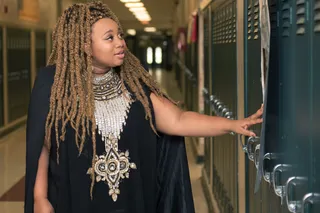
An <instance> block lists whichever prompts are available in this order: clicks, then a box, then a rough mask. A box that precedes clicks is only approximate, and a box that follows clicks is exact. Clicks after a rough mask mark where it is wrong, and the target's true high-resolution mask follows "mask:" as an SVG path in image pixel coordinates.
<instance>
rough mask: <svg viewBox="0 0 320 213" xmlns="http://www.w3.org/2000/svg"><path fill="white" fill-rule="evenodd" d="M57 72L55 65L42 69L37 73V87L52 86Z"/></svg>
mask: <svg viewBox="0 0 320 213" xmlns="http://www.w3.org/2000/svg"><path fill="white" fill-rule="evenodd" d="M55 71H56V66H55V65H50V66H46V67H42V68H40V69H39V71H38V73H37V77H36V80H35V85H37V84H41V85H42V84H43V85H52V84H53V80H54V74H55Z"/></svg>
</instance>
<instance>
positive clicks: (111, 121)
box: [88, 69, 137, 202]
mask: <svg viewBox="0 0 320 213" xmlns="http://www.w3.org/2000/svg"><path fill="white" fill-rule="evenodd" d="M121 86H122V85H121V80H120V78H119V76H118V75H117V73H115V72H114V70H113V69H111V70H110V71H108V72H107V73H106V74H105V75H103V76H101V77H95V78H94V79H93V92H94V100H95V119H96V124H97V128H98V132H99V134H100V135H101V137H102V141H104V145H105V153H104V154H103V155H100V156H98V155H96V156H95V164H94V168H90V169H89V170H88V174H92V172H95V174H96V182H101V181H103V182H105V183H107V184H108V186H109V195H110V196H111V197H112V199H113V201H114V202H115V201H117V198H118V195H119V194H120V189H119V184H120V181H121V180H122V179H125V178H129V172H130V169H136V168H137V167H136V165H135V163H132V162H130V161H129V160H130V158H129V151H128V150H127V151H125V152H120V150H119V149H118V141H119V140H120V134H121V132H122V131H123V127H124V126H125V125H126V119H127V116H128V113H129V110H130V106H131V103H132V99H131V96H130V93H129V92H128V91H127V90H125V91H122V90H121Z"/></svg>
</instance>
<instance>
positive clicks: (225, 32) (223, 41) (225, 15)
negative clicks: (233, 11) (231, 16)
mask: <svg viewBox="0 0 320 213" xmlns="http://www.w3.org/2000/svg"><path fill="white" fill-rule="evenodd" d="M222 11H223V12H222V14H223V16H222V20H223V28H222V31H223V40H222V43H223V44H224V43H226V42H227V36H228V31H227V30H228V23H227V12H226V10H225V9H223V10H222Z"/></svg>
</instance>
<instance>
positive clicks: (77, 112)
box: [45, 2, 163, 197]
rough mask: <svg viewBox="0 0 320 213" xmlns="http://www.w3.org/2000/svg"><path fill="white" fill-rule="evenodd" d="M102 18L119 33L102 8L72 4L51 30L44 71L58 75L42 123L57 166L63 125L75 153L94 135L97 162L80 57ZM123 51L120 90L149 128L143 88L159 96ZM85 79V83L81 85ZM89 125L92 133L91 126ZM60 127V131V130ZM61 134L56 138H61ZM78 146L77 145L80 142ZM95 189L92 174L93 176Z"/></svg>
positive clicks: (87, 74) (88, 68)
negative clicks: (50, 47) (125, 91)
mask: <svg viewBox="0 0 320 213" xmlns="http://www.w3.org/2000/svg"><path fill="white" fill-rule="evenodd" d="M101 18H110V19H112V20H113V21H115V22H116V23H117V24H118V26H119V27H120V28H121V25H120V23H119V20H118V18H117V17H116V16H115V14H114V13H113V12H112V11H111V10H110V9H109V8H108V6H107V5H105V4H103V3H101V2H90V3H86V4H82V3H79V4H74V5H72V6H71V7H69V8H68V9H66V10H65V11H64V13H63V14H62V15H61V17H60V18H59V20H58V22H57V25H56V27H55V29H54V32H53V35H52V39H53V50H52V53H51V55H50V57H49V60H48V65H56V72H55V77H54V82H53V86H52V89H51V97H50V110H49V113H48V117H47V121H46V132H45V134H46V137H45V143H46V146H47V147H48V148H49V149H50V147H51V130H52V128H53V124H54V127H55V133H56V135H55V137H56V143H57V155H58V157H57V158H58V162H59V153H58V152H59V151H58V150H59V142H60V141H64V139H65V133H66V125H67V124H68V123H69V124H70V125H71V127H72V128H73V129H74V130H75V133H76V134H75V140H76V144H77V147H78V149H79V153H81V152H82V149H83V146H84V142H85V138H86V135H87V133H88V134H90V132H91V133H92V144H93V159H92V168H93V167H94V163H95V162H94V156H96V135H95V132H96V123H95V118H94V96H93V89H92V83H91V82H92V77H93V74H92V53H91V52H90V50H89V52H84V49H85V48H84V46H85V44H88V45H89V46H91V27H92V25H93V24H94V23H95V22H96V21H98V20H99V19H101ZM125 51H126V54H125V55H126V56H125V60H124V63H123V64H122V65H121V67H120V77H121V81H122V85H125V84H124V83H126V85H128V87H129V89H130V90H131V91H132V92H133V93H134V95H135V97H136V99H137V100H138V101H140V102H141V103H142V105H143V107H144V109H145V112H146V119H149V121H150V125H151V128H152V129H153V131H154V132H155V133H156V130H155V127H154V125H153V123H152V114H151V109H150V107H149V101H148V97H147V96H146V94H145V92H144V90H143V87H142V84H145V85H146V86H147V87H148V88H149V89H150V90H151V91H152V92H153V93H155V94H156V95H158V96H163V94H162V92H161V90H160V89H159V86H158V85H157V83H156V82H155V81H154V80H153V79H152V78H151V76H150V75H149V74H148V72H146V71H145V70H144V68H143V67H142V66H141V64H140V61H139V60H138V59H137V58H136V57H135V56H134V55H133V54H131V53H130V52H129V50H125ZM84 79H85V80H84ZM90 123H91V124H92V125H91V131H90V129H89V128H90V127H89V124H90ZM59 124H61V129H60V131H59V129H58V126H59ZM59 132H60V134H59ZM79 140H80V141H79ZM91 179H92V184H91V189H90V194H91V197H92V191H93V186H94V180H95V174H94V172H93V173H92V174H91Z"/></svg>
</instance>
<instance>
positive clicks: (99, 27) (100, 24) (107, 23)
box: [92, 18, 119, 34]
mask: <svg viewBox="0 0 320 213" xmlns="http://www.w3.org/2000/svg"><path fill="white" fill-rule="evenodd" d="M118 28H119V26H118V24H117V23H116V22H115V21H113V20H112V19H110V18H102V19H99V20H98V21H97V22H95V23H94V24H93V25H92V32H93V33H98V34H100V33H105V32H106V31H108V30H113V31H118Z"/></svg>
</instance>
